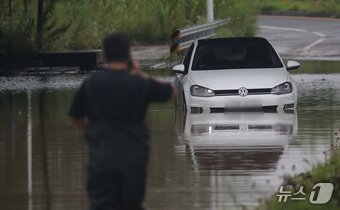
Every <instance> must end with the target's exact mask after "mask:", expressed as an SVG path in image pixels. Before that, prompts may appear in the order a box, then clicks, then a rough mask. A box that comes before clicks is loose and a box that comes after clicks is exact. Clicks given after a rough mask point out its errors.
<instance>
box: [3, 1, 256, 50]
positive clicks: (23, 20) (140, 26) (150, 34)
mask: <svg viewBox="0 0 340 210" xmlns="http://www.w3.org/2000/svg"><path fill="white" fill-rule="evenodd" d="M28 2H29V4H28V11H27V16H24V15H23V14H24V6H23V1H22V0H12V5H13V6H12V10H13V13H14V15H12V17H9V12H8V2H7V1H6V2H2V3H0V9H1V10H2V11H6V12H4V13H1V15H0V20H1V24H0V27H1V28H0V30H1V31H0V35H1V40H9V39H10V40H11V41H9V42H8V41H6V42H5V41H1V42H2V43H0V50H1V51H4V49H7V48H6V47H5V46H4V45H6V43H7V42H8V43H14V42H15V43H16V42H17V41H18V40H19V41H22V42H25V43H20V45H17V47H18V48H19V46H22V45H23V46H28V48H30V49H35V46H34V44H35V37H36V28H37V26H36V24H37V17H36V16H37V14H36V13H37V1H28ZM44 5H45V8H44V10H45V12H44V23H43V24H44V27H43V28H44V35H43V47H42V49H43V50H77V49H93V48H100V47H101V42H102V39H103V38H104V36H105V35H107V34H108V33H111V32H113V31H123V32H125V33H126V34H127V35H128V36H129V37H130V38H131V40H133V42H134V44H166V43H167V42H168V41H169V36H170V34H171V32H172V31H173V29H175V28H183V27H185V26H188V25H194V24H199V23H203V22H205V21H206V1H205V0H171V1H169V0H68V1H67V0H49V1H47V0H44ZM214 5H215V17H216V19H223V18H230V19H231V23H230V25H229V26H228V27H225V28H224V29H222V30H221V31H222V32H220V33H219V35H222V36H226V35H227V36H231V35H237V36H243V35H246V36H251V35H253V34H254V33H255V22H256V19H255V15H256V9H255V7H254V4H253V3H252V1H248V0H215V2H214ZM9 21H10V22H9ZM12 28H16V30H15V31H13V30H12ZM18 28H21V29H20V30H19V31H18ZM10 32H11V33H10ZM13 33H15V34H16V35H15V36H13ZM3 37H5V38H3ZM20 39H21V40H20ZM7 45H8V44H7Z"/></svg>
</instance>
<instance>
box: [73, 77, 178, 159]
mask: <svg viewBox="0 0 340 210" xmlns="http://www.w3.org/2000/svg"><path fill="white" fill-rule="evenodd" d="M171 93H172V86H171V84H169V83H161V82H158V81H155V80H154V79H151V78H149V79H146V78H142V77H140V76H135V75H131V74H130V73H129V72H128V71H104V72H100V73H97V74H95V75H93V76H91V77H89V78H88V79H86V80H85V81H84V82H83V84H82V85H81V87H80V88H79V90H78V91H77V93H76V95H75V97H74V99H73V103H72V105H71V108H70V111H69V115H70V116H71V117H73V118H78V119H80V118H88V119H89V124H88V125H87V127H86V129H85V138H86V140H87V143H88V145H89V153H90V160H92V162H95V165H98V164H99V165H103V164H104V165H108V164H109V165H111V164H112V159H119V161H118V162H120V163H121V164H123V162H124V161H125V163H124V164H127V162H126V159H129V158H130V159H131V158H132V159H134V158H133V157H136V158H137V157H138V152H140V153H141V154H142V156H143V154H144V156H145V154H146V153H147V148H148V142H147V140H148V131H147V128H146V126H145V124H144V118H145V114H146V111H147V108H148V105H149V104H150V103H152V102H165V101H167V100H169V99H170V96H171ZM109 161H111V162H109ZM104 162H106V163H104ZM130 162H133V161H130Z"/></svg>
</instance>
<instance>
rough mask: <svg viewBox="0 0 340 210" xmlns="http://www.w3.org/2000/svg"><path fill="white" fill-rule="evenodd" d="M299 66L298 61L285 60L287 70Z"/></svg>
mask: <svg viewBox="0 0 340 210" xmlns="http://www.w3.org/2000/svg"><path fill="white" fill-rule="evenodd" d="M299 67H300V63H299V62H297V61H288V62H287V70H288V71H291V70H294V69H298V68H299Z"/></svg>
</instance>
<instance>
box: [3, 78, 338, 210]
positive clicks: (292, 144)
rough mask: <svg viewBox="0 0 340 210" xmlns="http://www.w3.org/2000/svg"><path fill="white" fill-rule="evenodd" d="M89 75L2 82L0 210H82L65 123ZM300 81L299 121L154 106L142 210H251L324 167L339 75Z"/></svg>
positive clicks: (82, 162) (80, 150)
mask: <svg viewBox="0 0 340 210" xmlns="http://www.w3.org/2000/svg"><path fill="white" fill-rule="evenodd" d="M85 77H86V76H55V77H15V78H0V209H4V210H24V209H28V210H45V209H63V210H68V209H69V210H80V209H86V207H87V199H86V192H85V182H86V168H85V167H86V148H85V145H84V142H83V140H82V135H81V133H80V132H78V131H77V130H75V129H74V128H73V127H72V126H71V124H70V121H69V119H68V117H67V110H68V107H69V104H70V101H71V99H72V97H73V94H74V92H75V89H76V88H77V87H78V86H79V83H80V82H81V81H82V80H83V79H84V78H85ZM161 79H165V80H169V81H171V80H173V79H174V78H173V77H162V78H161ZM294 79H295V80H296V82H297V83H298V88H299V91H298V92H299V109H298V113H295V114H275V113H226V114H208V115H206V114H202V115H201V114H196V115H186V116H183V115H182V114H181V113H176V112H175V108H174V103H173V102H170V103H167V104H154V105H153V106H151V107H150V109H149V112H148V115H147V124H148V125H149V128H150V132H151V136H152V140H151V158H150V164H149V169H148V173H149V176H148V189H147V197H146V202H145V206H146V207H148V209H151V210H156V209H157V210H158V209H167V210H168V209H169V210H178V209H183V210H194V209H195V210H196V209H207V210H208V209H210V210H214V209H235V208H236V209H237V208H241V206H248V207H254V206H256V205H257V203H258V200H259V199H263V198H265V197H267V196H270V195H271V194H273V193H274V192H276V191H277V189H278V187H279V186H280V184H281V182H282V181H283V177H284V176H285V175H287V174H297V173H300V172H302V171H305V170H308V169H310V168H311V166H312V165H313V164H315V163H317V162H320V161H324V160H325V158H326V157H327V156H328V154H329V151H330V148H331V145H332V144H334V141H335V137H334V131H335V130H336V129H338V128H340V119H339V116H340V74H318V75H308V74H298V75H294Z"/></svg>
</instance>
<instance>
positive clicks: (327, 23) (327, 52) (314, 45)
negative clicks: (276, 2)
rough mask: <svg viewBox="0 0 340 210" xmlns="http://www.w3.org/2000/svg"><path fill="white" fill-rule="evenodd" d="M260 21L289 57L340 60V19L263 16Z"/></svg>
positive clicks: (263, 30) (263, 32)
mask: <svg viewBox="0 0 340 210" xmlns="http://www.w3.org/2000/svg"><path fill="white" fill-rule="evenodd" d="M257 25H258V31H257V35H258V36H263V37H265V38H267V39H268V40H269V41H270V42H271V43H272V44H273V45H274V47H275V48H276V50H278V52H279V53H280V54H281V55H282V56H283V57H285V58H295V59H309V60H311V59H317V60H321V59H322V60H340V49H339V47H338V46H339V44H340V19H336V18H316V17H289V16H259V17H258V19H257Z"/></svg>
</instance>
